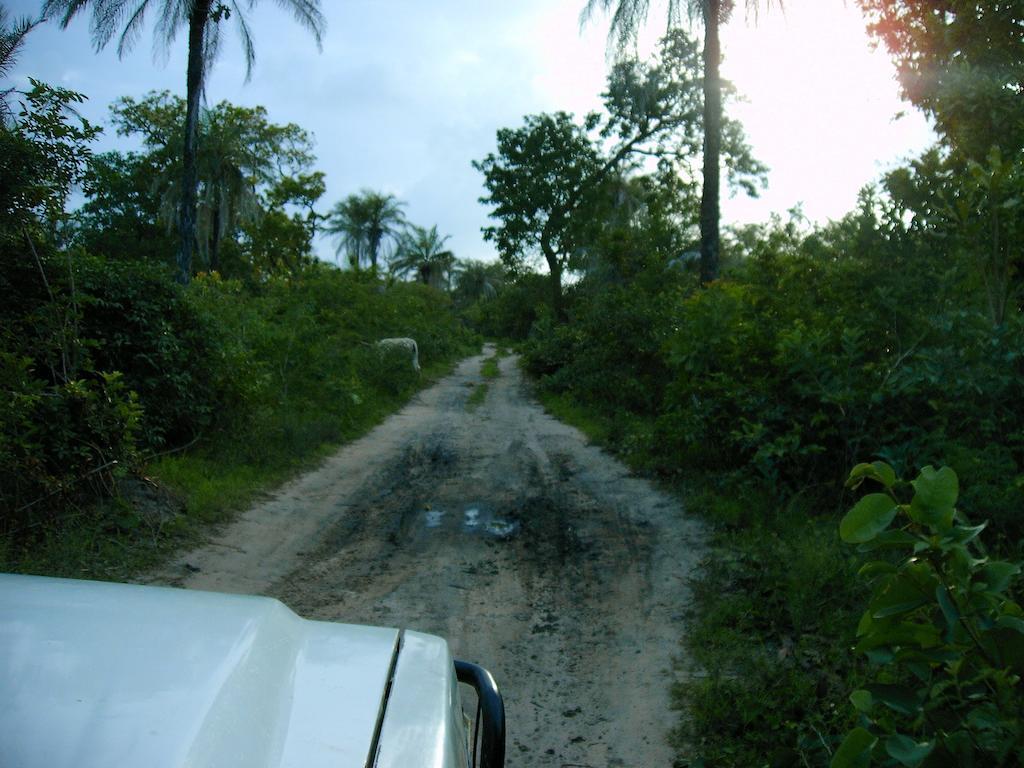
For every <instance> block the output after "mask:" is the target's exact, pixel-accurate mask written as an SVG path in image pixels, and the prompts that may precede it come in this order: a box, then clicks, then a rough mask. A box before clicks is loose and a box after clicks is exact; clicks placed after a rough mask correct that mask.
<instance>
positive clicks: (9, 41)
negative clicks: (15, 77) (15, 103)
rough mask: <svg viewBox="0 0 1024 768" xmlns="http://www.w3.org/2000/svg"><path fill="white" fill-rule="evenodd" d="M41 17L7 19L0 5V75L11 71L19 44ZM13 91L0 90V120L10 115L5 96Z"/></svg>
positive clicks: (22, 43)
mask: <svg viewBox="0 0 1024 768" xmlns="http://www.w3.org/2000/svg"><path fill="white" fill-rule="evenodd" d="M41 21H42V19H29V18H27V17H25V18H21V19H15V20H14V21H11V20H9V17H8V15H7V9H6V8H4V7H3V6H2V5H0V77H4V78H6V77H7V76H8V75H9V74H10V73H11V67H13V66H14V62H15V60H16V59H17V58H18V53H19V52H20V50H21V46H22V45H24V43H25V37H26V36H27V35H28V33H29V32H31V31H32V28H33V27H35V26H36V25H37V24H39V23H40V22H41ZM13 91H14V88H5V89H4V90H2V91H0V120H8V119H9V118H10V117H11V111H10V107H9V106H8V104H7V98H8V97H9V96H10V95H11V93H12V92H13Z"/></svg>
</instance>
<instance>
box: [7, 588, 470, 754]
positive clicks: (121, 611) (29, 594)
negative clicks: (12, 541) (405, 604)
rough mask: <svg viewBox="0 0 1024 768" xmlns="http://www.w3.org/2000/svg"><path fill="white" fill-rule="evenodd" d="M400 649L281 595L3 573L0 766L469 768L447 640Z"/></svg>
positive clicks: (396, 638)
mask: <svg viewBox="0 0 1024 768" xmlns="http://www.w3.org/2000/svg"><path fill="white" fill-rule="evenodd" d="M400 644H403V637H402V634H401V633H400V632H399V631H398V630H395V629H384V628H378V627H363V626H353V625H343V624H331V623H326V622H315V621H306V620H303V619H300V618H299V617H298V616H296V615H295V614H294V613H292V612H291V611H290V610H288V608H286V607H285V606H284V605H282V604H281V603H280V602H278V601H277V600H273V599H270V598H263V597H246V596H239V595H222V594H215V593H208V592H196V591H186V590H178V589H165V588H158V587H140V586H130V585H123V584H108V583H100V582H86V581H74V580H66V579H47V578H39V577H29V576H11V575H0V712H2V715H0V765H2V766H3V767H4V768H64V767H65V766H66V767H67V768H72V767H74V768H87V767H90V766H95V768H101V767H102V768H111V766H140V767H141V766H145V767H146V768H164V767H166V768H183V767H184V766H189V768H206V767H210V768H213V767H214V766H223V767H224V768H233V767H235V766H240V767H242V766H244V767H248V766H254V767H260V768H262V767H263V766H266V767H267V768H278V767H279V766H295V767H296V768H298V767H299V766H302V768H318V767H319V766H324V767H326V766H331V767H332V768H356V767H357V766H358V767H359V768H362V767H363V766H367V765H378V766H391V765H393V766H398V765H403V766H410V765H412V764H411V763H409V762H405V761H406V760H407V758H408V756H409V754H411V753H412V752H415V753H416V754H418V755H421V756H422V758H423V759H422V760H417V762H416V764H417V765H424V766H439V767H440V766H446V765H456V764H460V761H461V764H462V765H465V762H464V757H462V756H460V755H458V754H457V753H458V752H459V751H460V750H461V741H460V737H459V733H460V730H459V728H458V726H457V725H456V723H455V717H454V715H452V711H453V708H452V706H451V705H452V702H453V701H455V702H457V692H456V691H455V686H454V682H453V680H452V673H451V664H452V662H451V657H450V656H449V655H448V649H447V644H446V643H445V642H444V641H443V640H440V639H439V638H434V637H431V636H429V635H419V634H418V633H413V632H409V633H406V639H405V641H404V645H406V646H408V648H409V652H408V653H405V652H403V653H401V654H400V653H399V651H398V649H399V646H400ZM403 668H407V673H406V674H405V675H404V676H399V673H401V671H402V669H403ZM392 674H395V677H394V681H393V682H394V685H393V688H394V691H395V692H396V694H397V692H398V691H400V690H402V691H404V693H403V695H402V696H401V697H398V698H396V697H394V696H393V697H391V698H390V699H388V698H387V696H386V692H387V691H388V690H389V680H390V679H391V676H392ZM453 696H454V697H456V698H454V699H453ZM385 702H390V703H389V704H388V708H387V709H384V708H383V707H384V705H385ZM445 707H447V711H444V708H445ZM428 711H429V715H430V717H431V718H433V719H429V720H428V719H424V717H423V715H426V714H428ZM403 712H404V714H403ZM382 715H383V722H382ZM438 718H439V719H438ZM379 728H380V729H382V731H383V732H382V733H381V739H380V742H379V745H378V746H376V747H375V748H373V754H371V748H372V746H373V745H374V739H375V736H376V735H377V734H378V729H379ZM385 739H386V740H385ZM390 753H394V755H395V756H396V757H397V756H400V755H405V757H403V758H400V759H401V760H402V761H403V762H398V761H397V760H396V761H392V759H390V758H389V757H388V754H390Z"/></svg>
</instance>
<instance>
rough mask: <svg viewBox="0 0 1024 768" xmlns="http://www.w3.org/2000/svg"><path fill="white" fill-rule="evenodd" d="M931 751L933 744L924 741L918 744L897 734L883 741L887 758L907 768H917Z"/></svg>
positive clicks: (907, 737) (933, 747)
mask: <svg viewBox="0 0 1024 768" xmlns="http://www.w3.org/2000/svg"><path fill="white" fill-rule="evenodd" d="M933 749H935V742H930V741H925V742H921V743H920V744H919V743H918V742H916V741H914V740H913V739H912V738H910V737H909V736H904V735H902V734H899V733H897V734H893V735H892V736H890V737H888V738H887V739H886V740H885V751H886V752H888V753H889V756H890V757H892V758H893V759H895V760H896V761H897V762H899V763H900V764H901V765H906V766H908V768H917V766H918V765H920V764H921V762H922V761H923V760H924V759H925V758H926V757H928V755H930V754H931V752H932V750H933Z"/></svg>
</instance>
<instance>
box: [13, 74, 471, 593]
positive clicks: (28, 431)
mask: <svg viewBox="0 0 1024 768" xmlns="http://www.w3.org/2000/svg"><path fill="white" fill-rule="evenodd" d="M18 97H19V99H20V107H19V109H18V110H17V111H16V112H15V113H14V114H13V116H12V118H11V119H10V120H9V121H6V122H4V123H3V125H2V127H0V145H2V149H3V152H2V155H0V156H2V159H3V162H2V165H0V181H2V184H0V189H2V190H3V192H2V196H0V204H2V210H0V294H2V295H3V296H4V299H5V300H4V301H3V302H0V380H2V381H3V388H2V389H3V397H4V407H3V408H2V409H0V413H2V415H0V562H2V564H3V566H4V567H5V568H25V569H30V570H37V571H43V572H48V573H66V574H68V575H81V574H83V573H90V574H96V575H111V574H113V575H124V574H125V573H127V571H126V570H125V569H130V568H131V567H132V566H131V564H132V563H133V562H137V563H144V562H146V559H145V552H144V551H141V550H146V551H149V550H153V551H161V550H163V549H166V547H167V546H169V545H170V543H173V541H174V540H175V536H178V535H179V534H180V535H184V534H187V533H188V532H189V531H191V530H193V528H194V527H195V526H194V524H195V523H199V522H203V521H207V520H212V519H219V518H220V517H222V516H223V515H224V513H225V511H226V510H227V509H228V508H229V507H230V506H231V505H232V504H235V505H237V504H241V503H244V501H245V500H247V499H248V498H251V496H252V495H253V494H254V493H255V492H257V491H258V490H259V489H260V488H262V487H264V486H266V485H267V483H268V482H272V481H274V480H275V479H279V478H280V477H282V476H283V475H284V473H286V472H287V471H289V470H290V469H293V468H295V467H296V466H299V465H301V464H302V463H303V462H306V461H309V460H310V459H311V458H314V457H316V456H318V455H320V454H321V453H322V451H323V450H324V449H325V448H326V447H329V446H331V445H334V444H337V443H338V442H339V441H341V440H343V439H345V438H349V437H352V436H354V435H357V434H359V433H360V432H362V431H364V430H366V429H368V428H369V427H370V426H372V425H373V424H374V423H376V422H377V421H379V420H380V419H381V418H382V417H383V416H385V415H386V414H387V413H389V412H390V411H391V410H393V409H394V408H396V407H397V406H398V405H400V404H401V403H402V402H404V400H405V399H406V398H407V397H408V396H409V395H410V394H411V393H412V392H413V391H414V390H415V389H416V388H417V387H418V386H421V384H422V383H423V381H424V380H422V379H421V378H420V377H419V376H418V375H417V374H416V372H415V371H414V370H413V368H412V366H411V365H410V362H409V360H407V359H402V358H401V357H400V356H387V355H381V354H379V353H378V351H377V350H376V349H375V348H374V347H373V342H374V341H375V340H377V339H379V338H382V337H387V336H412V337H413V338H415V339H416V340H417V342H418V345H419V350H420V359H421V361H422V362H423V363H424V365H425V366H426V369H427V370H428V371H437V370H440V369H441V368H443V367H444V365H445V364H446V363H447V362H448V361H450V360H452V359H453V358H455V357H456V356H458V355H460V354H462V353H464V352H465V351H467V350H468V349H469V345H471V344H472V342H473V336H472V335H471V334H470V333H469V332H468V331H466V330H465V328H464V327H463V326H462V324H461V323H460V322H459V321H458V320H457V319H456V316H455V315H454V313H453V312H452V311H451V300H450V299H449V298H448V297H447V296H446V295H445V294H444V293H443V292H441V291H438V290H436V289H435V288H431V287H428V286H426V285H422V284H415V283H405V282H396V281H394V280H392V279H388V280H384V279H382V278H381V277H380V276H378V275H376V274H366V273H358V272H349V273H345V272H341V271H340V270H338V269H336V268H334V267H331V266H327V265H325V264H323V263H322V262H318V261H317V260H316V259H315V258H314V256H313V253H312V236H313V233H314V229H315V225H316V223H317V221H318V219H319V218H320V217H319V215H318V214H316V213H315V211H314V210H313V208H312V206H313V204H314V203H315V202H316V200H317V198H319V196H320V194H321V193H322V191H323V181H322V174H319V173H318V172H316V171H313V170H312V169H311V163H312V161H313V158H312V154H311V142H310V140H309V138H308V136H307V135H306V134H305V132H304V131H302V130H301V129H300V128H298V127H297V126H294V125H286V126H277V125H274V124H272V123H270V122H269V120H267V118H266V112H265V111H264V110H262V109H260V108H256V109H243V108H239V107H234V106H232V105H230V104H227V103H221V104H219V105H216V106H215V107H213V108H211V109H208V110H207V111H206V112H205V113H204V117H203V130H202V135H203V136H204V137H205V138H206V139H207V142H206V144H205V145H204V147H203V149H202V150H201V151H200V153H199V168H200V173H201V181H202V183H201V185H200V187H199V192H200V201H199V208H198V211H199V214H200V218H199V232H200V234H201V235H202V239H203V247H201V248H200V249H199V253H200V254H201V258H202V263H201V266H202V267H203V268H205V269H207V270H211V272H210V273H209V274H203V275H201V276H199V278H198V279H196V280H194V281H192V283H191V284H190V285H189V286H186V287H183V286H182V285H180V283H179V282H177V281H176V280H175V279H174V278H175V274H174V250H173V238H172V237H171V236H170V233H169V230H168V228H167V224H168V223H169V221H172V220H173V210H174V208H175V207H176V205H177V203H176V202H175V199H176V196H177V195H178V191H177V190H178V186H179V184H178V177H177V175H176V173H174V172H173V169H174V168H175V167H176V166H177V163H178V159H177V158H178V150H177V146H178V140H177V139H178V137H179V136H180V132H181V121H182V116H183V113H184V105H183V103H182V102H181V100H180V99H176V98H174V97H172V96H170V95H169V94H166V93H162V94H150V95H149V96H147V97H146V98H144V99H142V100H139V101H135V100H132V99H122V100H120V101H119V102H118V103H117V104H116V105H115V106H114V109H113V115H114V123H115V125H116V126H117V127H118V129H119V130H120V131H122V132H124V133H128V134H133V133H139V132H143V133H144V136H145V140H144V150H143V151H142V152H139V153H130V154H119V153H107V154H105V155H101V156H99V157H96V158H94V157H93V156H92V155H91V152H90V143H91V141H92V139H93V138H94V137H95V135H96V134H97V133H98V131H99V129H98V128H96V127H95V126H92V125H90V124H89V123H87V122H85V121H83V120H81V119H80V118H78V117H76V115H75V113H74V111H73V109H72V107H73V105H74V104H76V103H79V102H80V101H81V100H82V99H83V98H84V97H83V96H81V95H80V94H77V93H74V92H71V91H67V90H63V89H55V88H50V87H48V86H45V85H42V84H39V83H35V84H33V88H32V90H30V91H29V92H27V93H24V94H18ZM75 185H82V187H83V189H84V190H85V192H86V197H87V199H86V203H85V205H84V206H83V207H82V208H81V209H80V210H79V211H77V212H75V213H73V214H69V213H68V212H67V211H66V203H67V200H68V198H69V195H70V192H71V190H72V189H73V187H74V186H75ZM168 211H170V213H168ZM225 274H226V275H229V276H230V275H236V276H237V277H238V278H240V279H228V278H226V277H224V275H225ZM186 449H187V450H186ZM143 469H145V471H147V472H149V473H152V474H155V475H156V476H158V477H161V478H163V479H165V480H166V481H167V482H168V483H169V484H170V485H172V486H174V487H175V488H176V489H178V490H179V491H180V492H182V493H183V494H184V496H185V499H184V513H185V514H184V515H183V516H182V515H180V514H179V512H180V511H181V510H175V509H173V507H174V504H173V503H172V502H166V501H165V503H162V505H158V506H162V507H163V511H161V512H160V514H159V515H157V516H156V517H155V518H154V517H152V515H149V516H147V514H148V513H147V510H146V509H145V508H144V507H139V506H133V503H132V502H130V501H129V500H128V499H127V498H126V494H127V493H128V489H130V488H132V487H133V483H134V485H138V483H139V482H143V484H145V483H150V482H151V480H144V481H140V480H138V479H134V480H133V478H138V477H139V474H138V473H139V472H140V471H141V470H143ZM168 504H169V505H170V506H171V507H172V509H170V510H168V509H166V507H167V506H168ZM143 522H145V523H146V525H142V523H143ZM117 549H120V550H121V552H120V554H119V555H118V556H117V557H108V555H109V554H110V552H111V551H117ZM124 552H129V553H134V554H131V555H130V556H128V557H126V556H125V555H124ZM135 555H138V557H136V556H135ZM105 563H115V565H105ZM108 567H109V568H112V569H113V570H104V569H106V568H108Z"/></svg>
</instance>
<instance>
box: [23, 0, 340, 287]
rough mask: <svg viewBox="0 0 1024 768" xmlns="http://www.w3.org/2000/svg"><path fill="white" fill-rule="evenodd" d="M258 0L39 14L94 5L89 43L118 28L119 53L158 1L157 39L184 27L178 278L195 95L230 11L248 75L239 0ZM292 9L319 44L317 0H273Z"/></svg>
mask: <svg viewBox="0 0 1024 768" xmlns="http://www.w3.org/2000/svg"><path fill="white" fill-rule="evenodd" d="M255 2H256V0H247V1H246V2H244V3H243V2H239V0H161V2H159V3H158V2H155V0H45V2H44V4H43V17H44V18H51V17H52V16H56V15H60V17H61V18H60V26H61V28H66V27H67V26H68V24H69V23H70V22H71V19H72V18H74V17H75V15H76V14H78V12H79V11H81V10H83V9H85V8H86V7H87V6H89V5H92V23H91V25H90V27H91V31H92V39H93V43H94V44H95V45H96V48H97V50H98V49H100V48H104V47H106V46H107V44H108V43H109V42H110V41H111V40H112V39H113V38H114V37H115V35H117V34H118V31H120V35H119V36H118V42H117V55H118V56H124V54H125V53H127V52H128V51H129V50H131V48H132V47H133V46H134V45H135V42H136V40H137V39H138V37H139V33H140V32H141V31H142V27H143V25H144V23H145V19H146V13H147V12H148V11H149V10H151V9H152V8H153V7H154V6H159V8H158V11H157V12H158V13H159V18H158V19H157V23H156V30H155V34H156V36H157V43H158V44H159V45H163V46H169V45H170V44H171V43H172V42H173V41H174V38H175V37H176V36H177V34H178V31H179V30H180V29H181V28H182V27H185V26H187V27H188V65H187V71H186V75H185V88H186V102H187V107H186V113H185V146H184V152H183V154H182V156H183V160H184V162H183V166H184V167H183V169H182V186H181V189H182V198H181V205H180V207H179V210H178V231H179V234H180V236H181V245H180V249H179V252H178V280H179V281H180V282H182V283H187V282H188V281H189V278H190V276H191V274H192V254H193V252H194V251H195V247H196V218H197V216H196V211H197V205H198V185H199V174H198V163H197V146H198V136H199V111H200V110H199V101H200V96H201V95H202V92H203V80H204V78H205V76H206V74H207V73H208V72H209V70H210V68H211V67H212V66H213V62H214V59H216V56H217V51H218V50H219V48H220V42H221V26H220V25H221V22H226V21H227V20H228V19H229V18H231V17H232V16H234V18H235V23H236V26H237V27H238V34H239V36H240V37H241V38H242V48H243V50H244V51H245V62H246V75H245V76H246V80H248V79H249V77H250V76H251V75H252V66H253V63H254V62H255V60H256V50H255V48H254V46H253V40H252V34H251V30H250V29H249V24H248V22H247V21H246V18H245V14H244V13H243V12H242V9H243V5H244V7H245V8H246V9H250V8H252V7H253V5H255ZM277 3H278V5H280V6H282V7H284V8H286V9H288V10H291V12H292V15H293V16H295V19H296V21H298V22H299V23H300V24H302V25H303V26H305V27H306V28H308V29H309V31H310V32H312V34H313V37H314V38H315V39H316V44H317V47H318V48H319V47H320V44H321V40H322V37H323V30H324V16H323V13H322V12H321V11H320V0H277Z"/></svg>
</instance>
